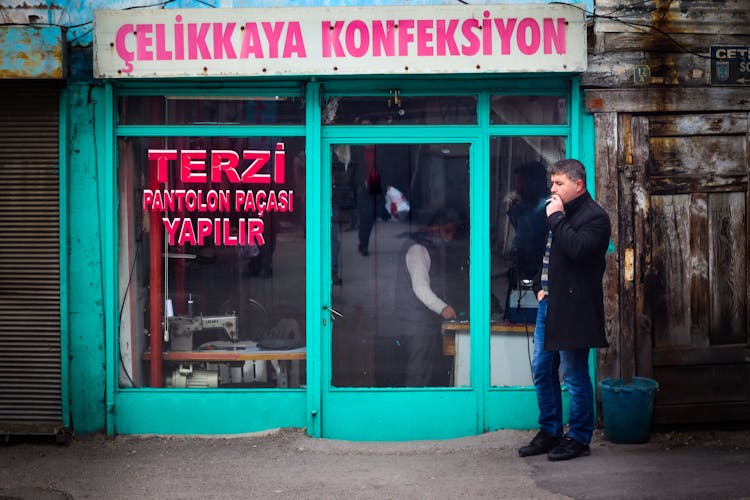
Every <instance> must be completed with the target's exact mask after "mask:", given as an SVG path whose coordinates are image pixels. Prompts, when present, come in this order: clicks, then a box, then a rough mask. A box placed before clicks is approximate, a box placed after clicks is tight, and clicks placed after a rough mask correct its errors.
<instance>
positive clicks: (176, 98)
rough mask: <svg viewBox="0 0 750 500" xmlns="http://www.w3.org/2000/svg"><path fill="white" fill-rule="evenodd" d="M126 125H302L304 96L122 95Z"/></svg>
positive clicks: (120, 102) (120, 104)
mask: <svg viewBox="0 0 750 500" xmlns="http://www.w3.org/2000/svg"><path fill="white" fill-rule="evenodd" d="M117 108H118V120H119V123H120V124H122V125H301V124H303V123H304V122H305V101H304V99H303V98H302V97H290V96H281V95H269V96H235V97H227V96H191V95H171V96H162V95H159V96H122V97H120V98H119V99H118V107H117Z"/></svg>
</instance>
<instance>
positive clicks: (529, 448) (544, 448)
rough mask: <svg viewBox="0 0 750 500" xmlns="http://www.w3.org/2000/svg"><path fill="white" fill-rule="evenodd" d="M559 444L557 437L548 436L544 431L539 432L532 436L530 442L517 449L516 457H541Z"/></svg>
mask: <svg viewBox="0 0 750 500" xmlns="http://www.w3.org/2000/svg"><path fill="white" fill-rule="evenodd" d="M559 442H560V438H559V437H555V436H550V435H549V434H547V433H546V432H545V431H542V430H540V431H539V432H537V433H536V436H534V439H532V440H531V442H530V443H529V444H528V445H526V446H523V447H521V448H519V449H518V455H519V456H522V457H530V456H532V455H541V454H542V453H547V452H548V451H550V450H551V449H552V448H554V447H555V446H557V445H558V443H559Z"/></svg>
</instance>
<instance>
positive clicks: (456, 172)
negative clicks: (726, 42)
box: [322, 140, 476, 439]
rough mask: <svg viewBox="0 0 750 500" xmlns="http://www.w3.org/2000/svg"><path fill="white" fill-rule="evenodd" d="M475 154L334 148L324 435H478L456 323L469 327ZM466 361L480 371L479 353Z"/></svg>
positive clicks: (434, 145)
mask: <svg viewBox="0 0 750 500" xmlns="http://www.w3.org/2000/svg"><path fill="white" fill-rule="evenodd" d="M470 158H471V145H470V143H469V142H460V141H448V140H445V141H439V142H421V141H413V142H398V143H396V142H376V141H372V142H361V143H360V142H338V141H332V142H330V143H328V144H327V145H326V146H325V147H324V160H323V165H324V168H326V169H327V170H328V172H327V174H328V175H330V181H331V182H330V192H329V197H328V203H329V205H330V289H329V293H330V295H329V299H328V300H329V302H328V303H329V304H330V319H331V322H330V328H329V329H327V330H326V332H327V335H326V336H327V339H326V340H327V342H324V349H323V352H324V356H327V357H328V359H329V360H330V363H324V366H329V367H330V369H329V370H325V371H324V379H323V386H324V397H323V419H322V433H323V435H324V436H326V437H338V438H348V437H356V438H357V439H363V438H364V439H367V438H368V436H369V437H371V438H372V439H414V438H415V437H417V438H418V437H420V436H429V437H440V436H441V435H443V436H455V435H461V434H473V433H475V432H476V430H475V427H476V417H475V410H474V409H475V402H474V400H473V396H472V394H471V392H470V391H463V392H457V391H455V388H454V382H455V376H456V375H455V372H456V364H455V360H456V356H455V349H454V348H453V350H451V347H450V346H448V345H447V343H446V339H447V335H446V334H450V333H452V330H451V327H452V326H454V325H459V324H461V323H464V324H466V325H468V321H469V236H470V232H471V231H470V230H471V227H470V222H469V221H470V217H469V199H470V189H469V171H470V165H471V160H470ZM326 264H328V262H326ZM467 328H468V326H467ZM464 356H465V362H466V363H467V366H468V363H469V351H468V346H467V348H466V352H465V353H464ZM450 391H453V392H454V394H451V393H450ZM436 417H437V418H436ZM450 422H453V423H454V424H449V423H450ZM441 425H442V426H443V429H441V428H440V426H441ZM455 426H463V427H464V428H463V429H461V430H459V431H457V430H456V428H455Z"/></svg>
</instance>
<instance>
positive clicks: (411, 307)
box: [393, 210, 458, 387]
mask: <svg viewBox="0 0 750 500" xmlns="http://www.w3.org/2000/svg"><path fill="white" fill-rule="evenodd" d="M457 225H458V217H457V215H456V214H455V213H454V212H452V211H449V210H441V211H438V212H437V213H436V214H435V215H434V216H433V217H432V219H431V220H430V222H429V224H428V226H427V227H426V228H425V229H424V230H422V231H419V232H417V233H415V234H412V235H411V237H410V239H409V241H408V242H407V243H405V244H404V246H403V247H402V249H401V253H400V254H399V255H400V259H399V268H398V274H397V275H396V294H395V307H394V311H393V314H394V317H395V318H394V319H395V320H396V324H397V325H398V329H399V332H400V333H401V335H400V340H401V342H402V344H403V345H404V347H405V349H406V357H407V359H406V363H407V364H406V378H405V381H404V382H405V385H406V386H411V387H420V386H427V385H431V383H432V376H433V371H434V367H435V364H436V361H437V356H438V346H439V333H440V324H441V322H442V321H443V320H446V319H454V318H456V311H455V310H454V309H453V307H452V306H450V305H449V304H447V303H446V302H445V301H444V299H443V298H441V297H445V294H446V292H447V283H446V279H445V271H446V270H445V265H444V262H445V260H446V243H447V242H449V241H451V240H452V239H453V236H454V234H455V232H456V228H457Z"/></svg>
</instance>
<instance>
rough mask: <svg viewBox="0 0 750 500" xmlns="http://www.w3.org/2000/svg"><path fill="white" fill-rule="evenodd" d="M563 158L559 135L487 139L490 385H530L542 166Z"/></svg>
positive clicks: (541, 233) (542, 239)
mask: <svg viewBox="0 0 750 500" xmlns="http://www.w3.org/2000/svg"><path fill="white" fill-rule="evenodd" d="M563 158H565V138H564V137H495V138H493V139H492V140H491V143H490V160H491V165H490V210H491V214H490V257H491V265H492V268H491V274H490V276H491V281H490V288H491V292H492V315H491V319H492V322H491V328H490V330H491V335H490V360H491V361H490V382H491V385H493V386H516V385H522V386H529V385H533V380H532V377H531V354H532V352H533V346H532V340H533V334H534V322H535V319H536V311H537V301H536V297H535V295H534V292H533V290H532V280H533V279H534V277H535V276H536V275H537V273H539V272H540V271H541V267H542V258H543V257H544V250H545V246H546V239H547V223H546V212H545V203H544V202H545V200H546V199H547V198H548V197H549V195H550V191H549V182H550V181H549V175H548V174H547V167H548V166H549V165H551V164H552V163H554V162H556V161H558V160H561V159H563Z"/></svg>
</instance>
